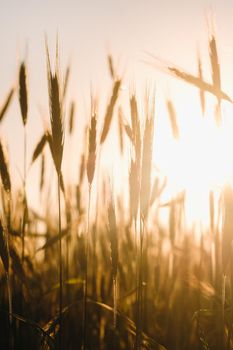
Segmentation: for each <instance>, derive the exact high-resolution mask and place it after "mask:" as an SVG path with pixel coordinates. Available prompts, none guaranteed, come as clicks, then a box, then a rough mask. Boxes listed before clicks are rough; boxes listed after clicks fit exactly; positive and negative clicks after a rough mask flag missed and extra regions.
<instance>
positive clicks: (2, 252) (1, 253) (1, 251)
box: [0, 220, 9, 273]
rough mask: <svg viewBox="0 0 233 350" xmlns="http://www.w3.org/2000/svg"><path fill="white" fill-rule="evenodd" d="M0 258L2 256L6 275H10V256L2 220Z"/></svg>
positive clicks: (0, 227)
mask: <svg viewBox="0 0 233 350" xmlns="http://www.w3.org/2000/svg"><path fill="white" fill-rule="evenodd" d="M0 256H1V259H2V262H3V266H4V269H5V271H6V273H8V270H9V255H8V249H7V242H6V237H5V232H4V228H3V225H2V222H1V220H0Z"/></svg>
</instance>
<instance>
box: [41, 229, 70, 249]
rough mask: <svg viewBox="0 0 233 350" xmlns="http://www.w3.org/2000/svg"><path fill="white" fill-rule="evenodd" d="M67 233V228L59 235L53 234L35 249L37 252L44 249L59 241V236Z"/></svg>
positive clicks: (61, 236)
mask: <svg viewBox="0 0 233 350" xmlns="http://www.w3.org/2000/svg"><path fill="white" fill-rule="evenodd" d="M67 235H68V232H67V230H63V231H62V233H61V235H60V234H58V235H56V236H53V237H51V238H49V239H48V240H47V242H46V243H45V244H43V245H42V246H41V247H40V248H38V249H37V251H38V252H39V251H41V250H44V249H47V248H50V247H52V246H53V245H54V244H55V243H57V242H58V241H59V239H60V238H63V237H65V236H67Z"/></svg>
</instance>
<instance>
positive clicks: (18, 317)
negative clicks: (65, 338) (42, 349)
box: [11, 313, 55, 349]
mask: <svg viewBox="0 0 233 350" xmlns="http://www.w3.org/2000/svg"><path fill="white" fill-rule="evenodd" d="M11 316H12V317H14V318H15V319H16V320H18V321H20V322H22V323H24V324H26V325H29V326H31V327H33V328H34V329H36V331H37V332H38V333H39V334H40V336H41V337H42V338H45V339H46V341H47V342H48V344H49V348H50V349H55V346H54V339H53V338H52V337H51V336H50V335H49V334H48V333H47V332H46V331H45V330H44V329H43V328H42V327H40V325H39V324H38V323H36V322H34V321H32V320H29V319H27V318H24V317H23V316H21V315H18V314H15V313H12V314H11Z"/></svg>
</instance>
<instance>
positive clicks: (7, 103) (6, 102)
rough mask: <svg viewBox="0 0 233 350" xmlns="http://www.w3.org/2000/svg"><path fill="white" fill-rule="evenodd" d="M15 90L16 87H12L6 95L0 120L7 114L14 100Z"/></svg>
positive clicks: (0, 112) (0, 111)
mask: <svg viewBox="0 0 233 350" xmlns="http://www.w3.org/2000/svg"><path fill="white" fill-rule="evenodd" d="M14 92H15V90H14V89H11V90H10V91H9V93H8V95H7V97H6V100H5V102H4V104H3V105H2V107H1V110H0V122H1V121H2V119H3V117H4V116H5V114H6V111H7V109H8V107H9V105H10V103H11V100H12V97H13V95H14Z"/></svg>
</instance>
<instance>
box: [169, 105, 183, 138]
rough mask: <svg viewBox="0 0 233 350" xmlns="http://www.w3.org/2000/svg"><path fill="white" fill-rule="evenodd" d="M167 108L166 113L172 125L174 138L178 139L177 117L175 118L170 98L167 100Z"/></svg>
mask: <svg viewBox="0 0 233 350" xmlns="http://www.w3.org/2000/svg"><path fill="white" fill-rule="evenodd" d="M167 109H168V115H169V120H170V123H171V127H172V133H173V136H174V138H175V139H178V138H179V135H180V133H179V128H178V124H177V119H176V111H175V107H174V105H173V103H172V101H171V100H167Z"/></svg>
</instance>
